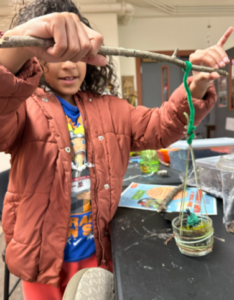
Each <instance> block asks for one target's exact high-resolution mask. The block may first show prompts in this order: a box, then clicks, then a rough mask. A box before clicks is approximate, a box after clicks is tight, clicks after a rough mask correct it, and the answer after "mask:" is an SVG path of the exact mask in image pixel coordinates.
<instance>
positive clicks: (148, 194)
mask: <svg viewBox="0 0 234 300" xmlns="http://www.w3.org/2000/svg"><path fill="white" fill-rule="evenodd" d="M173 188H175V186H162V185H152V184H141V183H135V182H132V183H131V184H130V185H129V187H128V188H127V189H126V190H124V191H123V193H122V194H121V198H120V203H119V206H120V207H129V208H138V209H145V210H154V211H157V210H158V204H157V203H156V201H157V202H159V203H160V202H161V201H162V200H163V199H164V198H165V197H166V195H168V193H169V192H170V191H171V190H172V189H173ZM182 194H183V191H181V192H179V193H178V194H177V195H176V196H175V197H174V199H173V200H172V201H171V202H169V203H168V205H167V212H180V206H181V199H182V197H183V196H182ZM203 199H204V201H203V200H202V198H201V191H199V190H198V189H196V188H187V190H186V193H185V199H184V209H187V208H189V209H190V211H191V212H194V213H196V214H201V213H202V214H206V212H207V214H208V215H217V201H216V198H214V197H212V196H210V195H207V194H206V193H204V192H203ZM155 200H156V201H155Z"/></svg>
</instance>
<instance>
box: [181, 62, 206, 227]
mask: <svg viewBox="0 0 234 300" xmlns="http://www.w3.org/2000/svg"><path fill="white" fill-rule="evenodd" d="M185 63H186V69H185V70H184V69H183V71H184V72H185V74H184V79H183V82H184V87H185V90H186V93H187V99H188V104H189V109H190V116H188V114H187V113H184V115H185V117H186V119H187V126H188V129H187V135H188V137H187V143H188V144H189V150H188V155H187V164H186V171H185V179H184V183H185V184H184V191H183V197H182V201H181V212H180V215H182V218H181V227H180V228H181V230H182V220H183V219H184V203H185V191H186V188H187V177H188V169H189V158H190V154H191V158H192V162H193V165H192V166H193V170H194V174H195V181H196V186H197V189H198V193H199V189H200V191H201V193H202V189H201V184H200V180H199V179H198V176H197V167H196V163H195V156H194V152H193V148H192V145H191V144H192V141H193V139H194V138H195V134H194V130H195V129H196V127H195V126H194V118H195V109H194V105H193V101H192V95H191V91H190V88H189V86H188V82H187V79H188V75H189V72H190V71H191V69H192V64H191V62H189V61H185ZM199 196H200V195H199ZM199 200H200V205H201V208H202V202H203V203H204V207H205V213H206V217H207V218H208V214H207V209H206V204H205V201H204V197H203V193H202V197H201V199H199ZM200 212H201V215H202V211H200ZM202 223H203V222H202Z"/></svg>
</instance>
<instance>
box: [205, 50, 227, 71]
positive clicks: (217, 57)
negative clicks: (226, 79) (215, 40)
mask: <svg viewBox="0 0 234 300" xmlns="http://www.w3.org/2000/svg"><path fill="white" fill-rule="evenodd" d="M207 55H210V56H212V57H213V59H214V60H215V62H216V63H215V65H214V66H212V67H213V68H216V69H218V68H219V67H221V68H223V67H225V63H228V61H226V62H225V61H224V56H223V55H221V54H220V53H219V52H218V51H217V50H216V48H209V49H208V50H207Z"/></svg>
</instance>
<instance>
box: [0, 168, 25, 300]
mask: <svg viewBox="0 0 234 300" xmlns="http://www.w3.org/2000/svg"><path fill="white" fill-rule="evenodd" d="M9 173H10V170H6V171H4V172H1V173H0V219H2V209H3V201H4V197H5V194H6V191H7V186H8V181H9ZM2 259H3V261H4V262H5V251H4V252H3V254H2ZM19 282H20V279H18V280H17V282H16V283H15V285H14V286H13V288H12V289H11V291H9V289H10V272H9V270H8V267H7V264H6V263H5V274H4V292H3V300H8V299H9V297H10V296H11V294H12V293H13V292H14V290H15V289H16V287H17V285H18V284H19Z"/></svg>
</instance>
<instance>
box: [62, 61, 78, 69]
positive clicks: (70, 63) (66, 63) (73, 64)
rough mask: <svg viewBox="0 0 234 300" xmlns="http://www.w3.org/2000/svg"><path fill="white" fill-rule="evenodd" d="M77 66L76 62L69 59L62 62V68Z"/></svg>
mask: <svg viewBox="0 0 234 300" xmlns="http://www.w3.org/2000/svg"><path fill="white" fill-rule="evenodd" d="M75 67H76V64H75V63H73V62H72V61H69V60H68V61H65V62H64V63H63V64H62V69H74V68H75Z"/></svg>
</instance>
